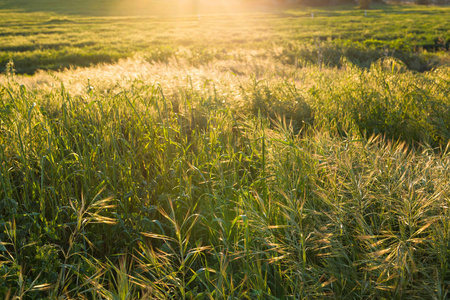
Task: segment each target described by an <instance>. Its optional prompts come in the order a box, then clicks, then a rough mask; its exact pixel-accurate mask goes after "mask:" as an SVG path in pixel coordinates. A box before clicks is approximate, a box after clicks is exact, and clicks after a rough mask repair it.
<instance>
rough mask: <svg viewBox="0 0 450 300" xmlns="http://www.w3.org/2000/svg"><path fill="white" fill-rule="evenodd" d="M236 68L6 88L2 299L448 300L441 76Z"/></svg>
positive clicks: (58, 76) (124, 72) (443, 72)
mask: <svg viewBox="0 0 450 300" xmlns="http://www.w3.org/2000/svg"><path fill="white" fill-rule="evenodd" d="M245 59H246V58H245V57H242V60H243V61H242V62H239V61H234V60H228V59H222V60H220V64H219V65H217V66H212V65H210V64H208V63H205V64H200V63H199V65H198V66H197V67H192V65H190V64H189V63H186V65H181V66H180V64H182V63H183V62H175V61H172V62H170V61H169V62H167V63H166V62H161V63H148V62H146V58H145V57H144V58H142V59H141V60H136V61H130V60H128V61H121V62H120V63H119V64H117V65H103V66H100V67H95V68H94V67H93V68H89V69H77V70H69V71H66V72H63V73H51V74H50V73H43V72H41V73H38V74H37V75H35V76H33V77H22V76H18V75H16V74H14V72H13V70H12V69H11V68H10V69H9V73H8V74H7V75H4V76H2V77H1V78H0V82H1V85H0V99H1V101H0V103H1V104H0V114H1V118H0V162H1V164H0V167H1V172H0V174H1V175H0V198H1V199H2V201H1V202H0V227H1V228H2V230H1V231H0V276H1V278H2V280H1V281H0V295H2V296H4V298H7V299H8V298H9V299H13V298H23V299H42V298H50V299H54V298H61V297H66V298H84V299H97V298H102V299H105V298H106V299H139V298H144V299H180V298H181V299H224V298H243V299H298V298H327V297H328V298H338V299H347V298H359V299H367V298H374V299H392V298H430V297H434V298H437V299H445V298H446V297H447V295H448V285H449V278H448V271H447V270H448V264H449V261H450V256H449V252H448V248H449V226H448V219H449V217H450V215H449V211H448V208H447V207H448V203H447V202H448V200H449V194H450V190H449V187H450V177H449V174H450V172H448V171H449V170H448V166H449V165H450V155H449V151H448V145H449V144H448V141H449V135H448V128H449V126H450V124H448V122H449V121H448V120H450V118H449V116H448V112H449V103H448V96H447V95H448V89H449V82H450V81H449V78H448V74H449V72H448V69H447V68H441V69H436V70H434V71H431V72H425V73H416V72H413V71H410V70H408V68H406V67H405V66H404V65H403V64H401V63H400V62H399V61H397V60H394V59H391V60H383V61H380V62H378V63H376V64H373V65H372V66H371V67H369V68H368V69H362V68H359V67H357V66H354V65H352V64H351V63H349V62H345V61H343V62H342V64H343V66H345V67H343V68H342V69H329V68H321V67H319V66H314V67H305V68H302V69H298V68H295V67H292V66H287V65H284V64H282V63H280V62H279V61H277V60H272V61H270V60H269V61H267V60H266V59H259V60H255V59H253V58H252V64H251V63H250V62H249V61H245ZM10 67H11V66H10ZM261 70H265V72H262V71H261Z"/></svg>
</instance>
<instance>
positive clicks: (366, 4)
mask: <svg viewBox="0 0 450 300" xmlns="http://www.w3.org/2000/svg"><path fill="white" fill-rule="evenodd" d="M359 8H361V9H369V8H370V0H359Z"/></svg>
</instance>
